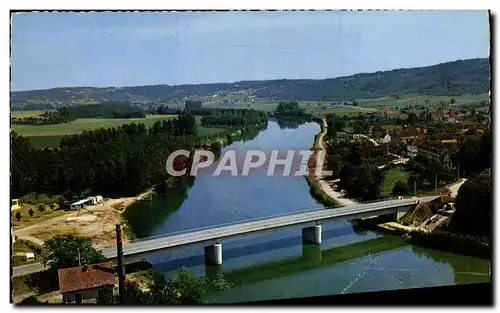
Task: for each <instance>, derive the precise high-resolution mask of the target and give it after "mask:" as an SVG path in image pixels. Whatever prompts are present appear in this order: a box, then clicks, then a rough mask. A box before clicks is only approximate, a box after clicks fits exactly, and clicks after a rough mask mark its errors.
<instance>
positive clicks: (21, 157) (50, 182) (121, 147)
mask: <svg viewBox="0 0 500 313" xmlns="http://www.w3.org/2000/svg"><path fill="white" fill-rule="evenodd" d="M195 138H196V120H195V118H194V117H193V116H188V115H181V116H178V117H177V118H176V119H170V120H165V121H161V122H157V123H156V124H154V125H153V127H151V128H149V129H147V128H146V127H145V126H144V124H141V123H138V124H136V123H131V124H125V125H123V126H121V127H115V128H107V129H104V128H101V129H97V130H92V131H84V132H83V133H82V134H78V135H70V136H64V137H63V139H62V140H61V143H60V145H59V147H57V148H55V149H43V150H42V149H33V148H32V147H31V146H30V143H29V141H28V139H27V138H25V137H22V136H20V135H18V134H16V133H15V132H11V196H12V197H13V198H17V197H20V196H22V195H26V194H29V193H44V194H48V195H63V196H64V197H65V198H66V199H70V198H72V197H73V196H80V195H83V194H85V193H87V194H88V193H93V194H102V195H103V196H118V195H120V196H122V195H136V194H137V193H139V192H141V191H143V190H145V189H147V188H149V187H151V186H152V185H156V184H164V183H165V180H167V179H168V176H167V173H166V171H165V160H166V159H167V157H168V155H169V154H170V153H171V152H172V151H174V150H177V149H187V150H189V149H191V148H192V147H193V145H194V143H195ZM178 159H179V158H178ZM184 161H185V162H187V161H188V160H184ZM180 162H182V160H181V161H180ZM184 165H185V164H184ZM184 165H183V164H178V165H177V166H184ZM180 179H181V180H182V179H183V178H182V177H181V178H180Z"/></svg>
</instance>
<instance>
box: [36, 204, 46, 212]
mask: <svg viewBox="0 0 500 313" xmlns="http://www.w3.org/2000/svg"><path fill="white" fill-rule="evenodd" d="M38 211H40V213H42V214H43V212H45V205H44V204H40V205H39V206H38Z"/></svg>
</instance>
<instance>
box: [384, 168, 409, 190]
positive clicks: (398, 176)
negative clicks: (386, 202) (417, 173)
mask: <svg viewBox="0 0 500 313" xmlns="http://www.w3.org/2000/svg"><path fill="white" fill-rule="evenodd" d="M408 176H410V173H408V172H405V171H403V170H402V168H400V167H395V168H391V169H389V170H388V171H387V173H386V174H385V177H384V182H383V184H382V190H381V191H380V195H381V196H384V197H385V196H389V195H391V194H392V188H394V185H395V184H396V183H397V182H398V181H400V180H402V181H404V182H406V180H407V179H408Z"/></svg>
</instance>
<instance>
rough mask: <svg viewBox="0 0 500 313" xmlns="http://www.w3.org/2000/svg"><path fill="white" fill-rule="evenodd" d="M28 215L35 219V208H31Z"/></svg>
mask: <svg viewBox="0 0 500 313" xmlns="http://www.w3.org/2000/svg"><path fill="white" fill-rule="evenodd" d="M28 213H29V215H30V217H33V213H35V212H34V211H33V208H30V209H29V211H28Z"/></svg>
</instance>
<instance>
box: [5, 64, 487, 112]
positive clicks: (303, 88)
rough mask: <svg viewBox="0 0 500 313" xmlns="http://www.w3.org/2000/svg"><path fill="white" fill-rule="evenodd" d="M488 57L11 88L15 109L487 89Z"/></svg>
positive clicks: (454, 92)
mask: <svg viewBox="0 0 500 313" xmlns="http://www.w3.org/2000/svg"><path fill="white" fill-rule="evenodd" d="M489 79H490V62H489V59H470V60H459V61H453V62H447V63H441V64H438V65H434V66H427V67H418V68H409V69H396V70H391V71H382V72H375V73H363V74H356V75H352V76H347V77H338V78H331V79H319V80H314V79H293V80H288V79H282V80H264V81H241V82H235V83H217V84H198V85H178V86H169V85H154V86H137V87H122V88H115V87H110V88H96V87H71V88H69V87H68V88H53V89H46V90H30V91H18V92H11V108H12V109H48V108H51V107H59V106H61V105H74V104H79V103H92V102H101V101H132V102H153V101H165V102H170V101H179V100H182V99H184V98H187V97H207V96H211V95H214V94H218V93H227V92H238V93H243V94H244V95H245V96H246V97H252V98H253V97H258V98H262V99H269V100H302V101H320V100H349V99H360V98H364V99H367V98H378V97H383V96H387V95H393V94H407V93H422V94H428V95H446V96H452V95H461V94H479V93H486V92H488V91H489V84H490V83H489Z"/></svg>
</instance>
